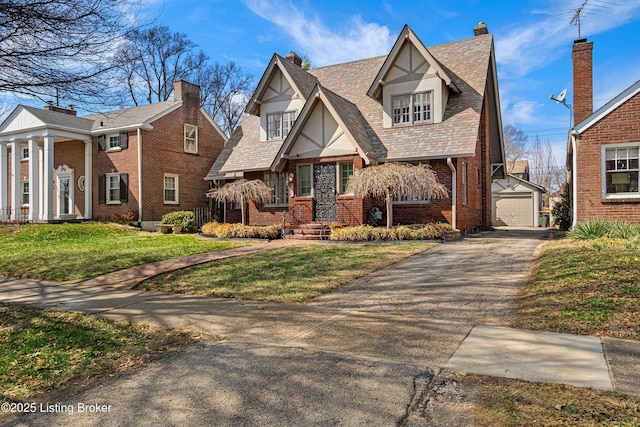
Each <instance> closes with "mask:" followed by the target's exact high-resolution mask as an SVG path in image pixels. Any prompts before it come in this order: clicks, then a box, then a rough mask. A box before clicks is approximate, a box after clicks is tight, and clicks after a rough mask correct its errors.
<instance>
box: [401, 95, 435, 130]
mask: <svg viewBox="0 0 640 427" xmlns="http://www.w3.org/2000/svg"><path fill="white" fill-rule="evenodd" d="M432 99H433V92H432V91H428V92H417V93H413V94H406V95H397V96H393V97H392V98H391V104H392V109H393V113H392V116H393V125H394V126H397V125H410V124H417V123H432V122H433V114H432Z"/></svg>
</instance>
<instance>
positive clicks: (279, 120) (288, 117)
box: [267, 111, 296, 139]
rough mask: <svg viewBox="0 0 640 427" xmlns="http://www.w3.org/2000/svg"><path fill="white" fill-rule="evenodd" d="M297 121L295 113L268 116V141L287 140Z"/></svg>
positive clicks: (286, 112)
mask: <svg viewBox="0 0 640 427" xmlns="http://www.w3.org/2000/svg"><path fill="white" fill-rule="evenodd" d="M295 121H296V112H295V111H285V112H283V113H271V114H267V139H284V138H286V137H287V135H289V131H290V130H291V128H292V127H293V123H294V122H295Z"/></svg>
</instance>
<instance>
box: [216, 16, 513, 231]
mask: <svg viewBox="0 0 640 427" xmlns="http://www.w3.org/2000/svg"><path fill="white" fill-rule="evenodd" d="M474 34H475V37H473V38H470V39H466V40H461V41H457V42H452V43H447V44H442V45H436V46H431V47H426V46H425V45H424V44H423V43H422V42H421V41H420V39H419V38H418V37H417V36H416V35H415V34H414V32H413V31H412V30H411V29H410V28H409V27H408V26H405V27H404V29H403V30H402V32H401V33H400V35H399V37H398V39H397V41H396V42H395V44H394V45H393V47H392V49H391V51H390V52H389V54H388V55H386V56H382V57H376V58H370V59H364V60H359V61H355V62H349V63H343V64H337V65H332V66H327V67H321V68H315V69H311V70H309V71H305V70H303V69H302V68H301V60H300V58H299V57H297V55H295V54H289V55H287V58H286V59H285V58H282V57H281V56H279V55H277V54H276V55H274V56H273V58H272V60H271V61H270V63H269V65H268V66H267V68H266V70H265V72H264V74H263V76H262V78H261V79H260V82H259V83H258V86H257V88H256V90H255V92H254V94H253V96H252V98H251V99H250V101H249V103H248V105H247V108H246V113H247V114H248V115H247V116H245V117H244V118H243V119H242V121H241V123H240V125H239V126H238V128H237V129H236V130H235V132H234V133H233V134H232V135H231V137H230V139H229V141H228V143H227V144H226V146H225V149H224V150H223V152H222V154H221V155H220V157H219V158H218V159H217V160H216V162H215V163H214V164H213V166H212V168H211V170H210V171H209V174H208V175H207V179H210V180H213V181H214V182H215V183H216V184H217V185H223V184H224V183H225V182H226V181H228V180H231V179H236V178H239V177H244V178H246V179H262V180H263V181H264V182H265V183H266V184H267V185H268V186H270V187H271V188H273V190H274V192H273V197H272V199H271V201H270V202H268V203H264V204H262V205H256V204H254V203H249V206H248V210H247V214H248V215H247V216H248V223H249V224H255V225H266V224H274V223H279V222H281V221H282V220H283V218H285V221H287V222H288V221H292V222H293V223H294V226H295V225H298V224H305V223H311V222H313V221H322V222H326V221H331V220H337V221H340V222H342V223H345V224H349V225H358V224H362V223H367V218H368V214H369V213H370V212H371V210H372V209H373V208H378V209H379V210H380V211H382V212H384V211H385V209H384V201H383V200H376V199H370V198H366V199H360V198H356V197H355V196H354V194H353V187H352V184H353V177H354V175H355V174H357V173H358V170H360V169H362V168H365V167H368V166H370V165H374V164H378V163H384V162H412V163H428V164H430V165H431V167H432V168H433V169H434V170H435V171H436V172H437V175H438V179H439V181H440V182H442V183H443V184H445V185H446V187H447V189H448V190H449V194H450V197H449V198H448V199H439V200H396V201H395V202H394V206H393V218H394V221H395V222H396V223H403V224H415V223H429V222H438V221H440V222H448V223H450V224H452V225H453V226H454V227H457V228H458V229H460V230H461V231H462V232H471V231H473V230H478V229H488V228H490V227H491V226H492V224H491V218H492V215H491V182H492V179H493V178H503V177H504V176H505V168H504V147H503V141H502V126H501V118H500V103H499V96H498V86H497V74H496V65H495V56H494V45H493V37H492V35H490V34H489V33H488V31H487V27H486V25H484V24H483V23H481V24H479V25H478V26H476V27H475V28H474ZM234 208H236V209H234ZM237 208H238V206H227V207H226V221H227V222H237V221H238V220H239V217H240V211H239V209H237ZM384 221H386V219H385V218H382V219H381V221H380V222H381V223H384Z"/></svg>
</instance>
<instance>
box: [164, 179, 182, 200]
mask: <svg viewBox="0 0 640 427" xmlns="http://www.w3.org/2000/svg"><path fill="white" fill-rule="evenodd" d="M164 203H165V204H166V205H177V204H178V203H179V201H178V175H172V174H167V173H166V174H164Z"/></svg>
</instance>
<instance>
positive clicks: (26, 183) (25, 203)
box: [20, 181, 31, 206]
mask: <svg viewBox="0 0 640 427" xmlns="http://www.w3.org/2000/svg"><path fill="white" fill-rule="evenodd" d="M25 187H26V189H27V191H24V190H25ZM20 193H21V197H20V200H21V201H22V203H21V206H29V202H30V200H31V185H30V184H29V181H20ZM25 196H26V201H25Z"/></svg>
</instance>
